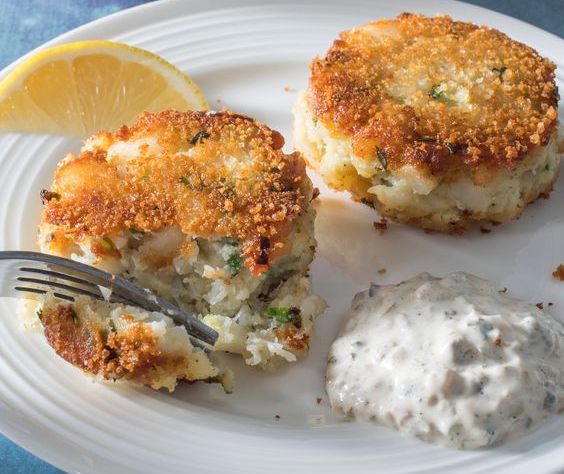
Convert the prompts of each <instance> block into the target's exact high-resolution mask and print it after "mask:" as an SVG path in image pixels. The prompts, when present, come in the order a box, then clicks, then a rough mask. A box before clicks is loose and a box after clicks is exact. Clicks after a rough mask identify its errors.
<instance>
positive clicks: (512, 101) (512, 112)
mask: <svg viewBox="0 0 564 474" xmlns="http://www.w3.org/2000/svg"><path fill="white" fill-rule="evenodd" d="M554 71H555V65H554V64H553V63H552V62H551V61H549V60H547V59H545V58H543V57H541V56H540V55H539V54H538V53H537V52H536V51H535V50H533V49H532V48H529V47H528V46H526V45H524V44H522V43H518V42H516V41H513V40H512V39H510V38H509V37H507V36H506V35H505V34H503V33H501V32H499V31H497V30H494V29H491V28H488V27H485V26H480V27H478V26H476V25H473V24H471V23H465V22H460V21H453V20H452V19H451V18H449V17H447V16H437V17H433V18H429V17H424V16H420V15H414V14H409V13H404V14H402V15H399V16H398V17H397V18H396V19H393V20H379V21H375V22H372V23H369V24H367V25H365V26H362V27H359V28H354V29H352V30H349V31H346V32H344V33H342V34H341V35H340V37H339V39H338V40H336V41H335V42H334V43H333V45H332V47H331V48H330V49H329V51H328V53H327V55H326V56H325V57H324V58H317V59H315V60H314V61H313V63H312V65H311V78H310V83H309V91H308V104H309V108H310V111H311V112H312V114H313V115H314V117H316V119H318V120H321V121H322V123H323V124H324V125H325V126H326V127H327V128H328V129H329V130H331V131H332V132H333V133H335V134H338V135H345V136H349V137H351V138H352V143H353V150H354V152H355V154H356V155H357V156H359V157H361V158H364V159H367V160H374V162H375V165H376V166H382V163H381V161H382V159H381V158H382V157H385V160H386V163H385V165H384V167H388V168H390V169H391V170H393V169H396V168H399V167H401V166H403V165H406V164H410V165H413V166H417V167H418V168H419V169H420V170H422V171H424V172H428V173H432V174H435V175H442V176H448V175H455V174H456V173H457V172H459V171H460V170H462V169H464V170H469V171H470V172H471V173H472V176H473V177H474V180H475V181H476V182H487V181H488V179H489V178H488V177H489V176H491V175H492V174H493V172H495V170H496V169H498V168H500V167H502V168H509V169H512V168H513V167H515V166H516V165H517V164H518V163H519V162H520V161H522V160H523V159H524V158H525V157H526V154H527V153H528V152H529V151H530V150H531V149H532V148H534V147H538V146H542V145H545V144H546V143H548V141H549V139H550V137H551V135H552V134H553V133H554V132H555V130H556V128H557V124H558V117H557V102H558V90H557V87H556V85H555V82H554V74H555V73H554Z"/></svg>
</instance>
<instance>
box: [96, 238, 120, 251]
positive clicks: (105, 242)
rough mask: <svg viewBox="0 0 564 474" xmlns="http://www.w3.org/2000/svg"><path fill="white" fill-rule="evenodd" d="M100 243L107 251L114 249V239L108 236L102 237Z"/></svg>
mask: <svg viewBox="0 0 564 474" xmlns="http://www.w3.org/2000/svg"><path fill="white" fill-rule="evenodd" d="M100 245H101V246H102V247H103V248H104V250H106V251H108V252H110V251H112V250H115V249H116V245H115V244H114V241H113V240H112V239H110V238H109V237H102V239H101V240H100Z"/></svg>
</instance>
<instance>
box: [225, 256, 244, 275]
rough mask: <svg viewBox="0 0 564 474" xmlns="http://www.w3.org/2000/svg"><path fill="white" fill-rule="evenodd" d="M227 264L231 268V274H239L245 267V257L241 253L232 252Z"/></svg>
mask: <svg viewBox="0 0 564 474" xmlns="http://www.w3.org/2000/svg"><path fill="white" fill-rule="evenodd" d="M227 265H229V268H230V269H231V275H232V276H235V275H237V274H238V273H239V272H240V271H241V269H242V268H243V259H242V258H241V255H239V254H238V253H233V254H231V255H230V256H229V258H228V259H227Z"/></svg>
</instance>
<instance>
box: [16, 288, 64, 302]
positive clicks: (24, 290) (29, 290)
mask: <svg viewBox="0 0 564 474" xmlns="http://www.w3.org/2000/svg"><path fill="white" fill-rule="evenodd" d="M14 290H16V291H20V292H22V293H33V294H36V295H45V294H47V293H48V291H47V290H40V289H39V288H27V287H25V286H15V287H14ZM53 294H54V295H55V296H56V297H57V298H60V299H62V300H67V301H74V298H73V297H72V296H69V295H64V294H63V293H58V292H54V293H53Z"/></svg>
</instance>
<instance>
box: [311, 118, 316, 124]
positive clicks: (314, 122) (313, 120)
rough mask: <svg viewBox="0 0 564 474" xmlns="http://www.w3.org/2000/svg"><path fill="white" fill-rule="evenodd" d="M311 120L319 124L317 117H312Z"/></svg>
mask: <svg viewBox="0 0 564 474" xmlns="http://www.w3.org/2000/svg"><path fill="white" fill-rule="evenodd" d="M311 121H312V122H313V124H314V125H317V117H313V118H312V119H311Z"/></svg>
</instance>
